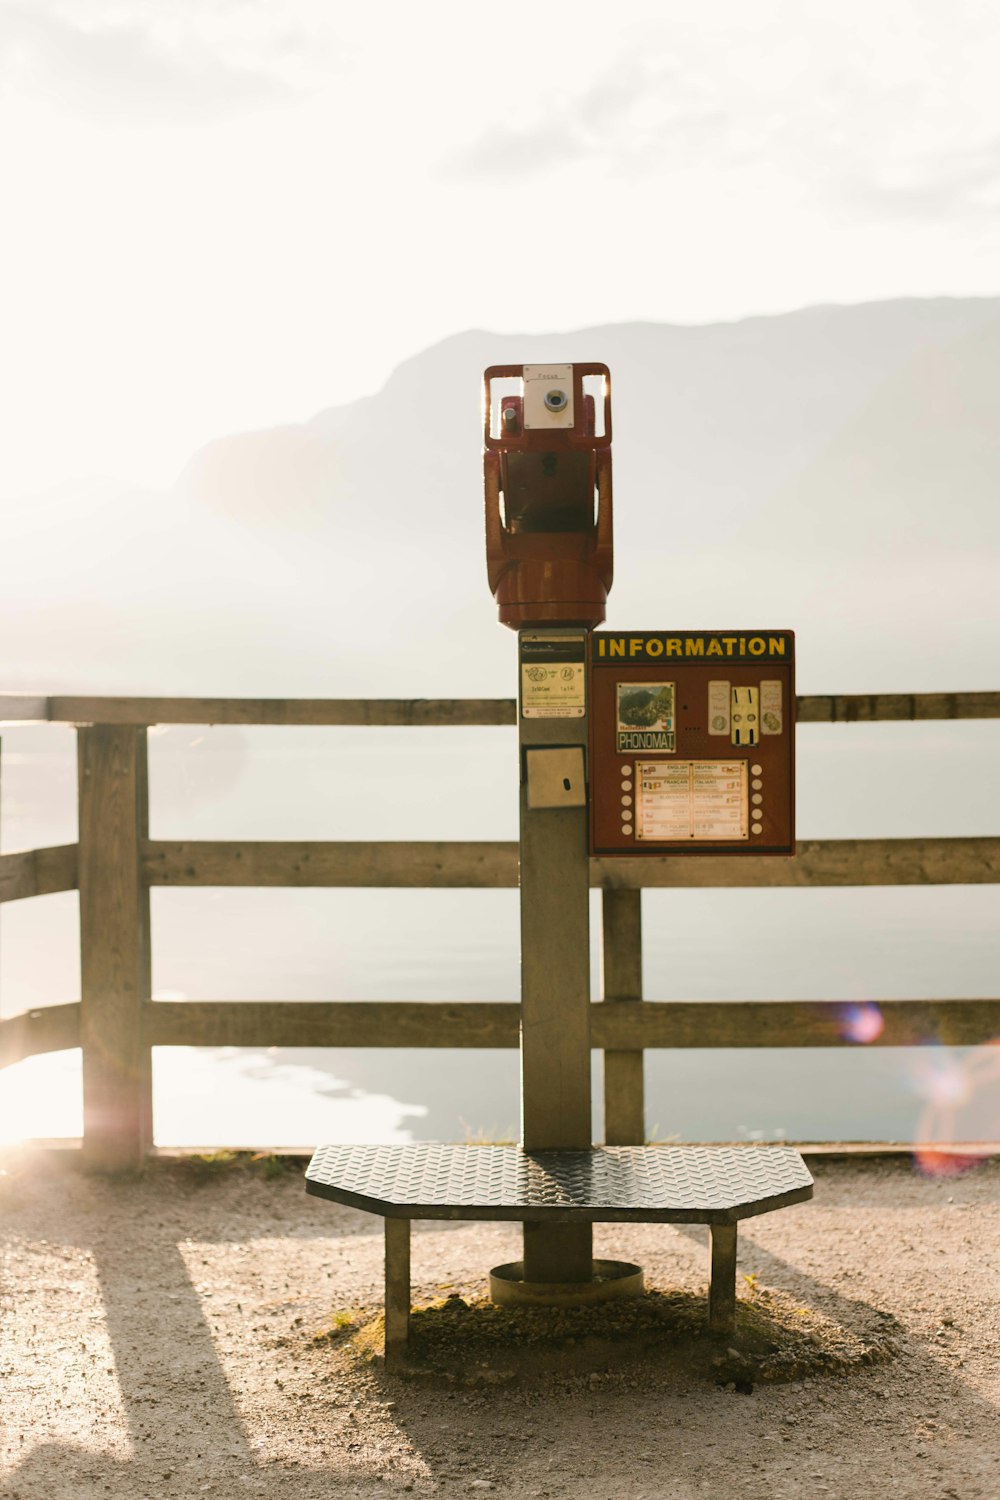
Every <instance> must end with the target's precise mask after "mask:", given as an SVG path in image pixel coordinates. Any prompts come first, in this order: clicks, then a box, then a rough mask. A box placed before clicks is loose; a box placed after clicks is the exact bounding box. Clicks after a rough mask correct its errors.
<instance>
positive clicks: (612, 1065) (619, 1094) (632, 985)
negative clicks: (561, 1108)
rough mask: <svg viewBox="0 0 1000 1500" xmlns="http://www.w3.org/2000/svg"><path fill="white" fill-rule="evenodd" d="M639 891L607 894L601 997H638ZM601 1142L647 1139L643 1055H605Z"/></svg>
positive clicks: (615, 1143) (612, 1143)
mask: <svg viewBox="0 0 1000 1500" xmlns="http://www.w3.org/2000/svg"><path fill="white" fill-rule="evenodd" d="M641 899H642V892H641V891H639V890H634V891H633V890H605V891H604V892H603V893H602V903H603V943H602V962H603V968H604V999H605V1000H606V1001H611V1002H613V1001H616V1000H641V999H642V907H641V904H640V903H641ZM604 1139H605V1141H606V1143H607V1144H608V1145H609V1146H641V1145H643V1144H644V1143H645V1139H646V1122H645V1097H644V1087H643V1063H642V1051H641V1050H639V1051H629V1052H618V1051H611V1050H608V1051H606V1052H605V1054H604Z"/></svg>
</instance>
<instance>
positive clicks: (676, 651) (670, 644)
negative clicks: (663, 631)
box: [664, 635, 684, 656]
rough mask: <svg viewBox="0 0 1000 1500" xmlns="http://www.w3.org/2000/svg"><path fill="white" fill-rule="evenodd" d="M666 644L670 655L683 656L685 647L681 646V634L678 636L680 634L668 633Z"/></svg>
mask: <svg viewBox="0 0 1000 1500" xmlns="http://www.w3.org/2000/svg"><path fill="white" fill-rule="evenodd" d="M664 645H665V646H666V648H667V655H668V656H683V655H684V651H683V649H682V647H681V639H680V636H678V635H668V636H667V639H666V640H665V641H664Z"/></svg>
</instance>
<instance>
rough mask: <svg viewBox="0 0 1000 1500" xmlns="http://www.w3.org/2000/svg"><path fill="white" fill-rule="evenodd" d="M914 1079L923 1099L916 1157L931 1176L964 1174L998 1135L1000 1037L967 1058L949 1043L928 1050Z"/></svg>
mask: <svg viewBox="0 0 1000 1500" xmlns="http://www.w3.org/2000/svg"><path fill="white" fill-rule="evenodd" d="M913 1083H914V1086H915V1088H916V1090H917V1092H918V1093H920V1094H921V1095H922V1096H923V1098H924V1101H925V1103H924V1108H923V1111H922V1113H921V1115H920V1120H919V1122H918V1125H917V1131H916V1138H917V1145H916V1146H915V1147H914V1150H913V1156H914V1161H915V1162H916V1165H917V1166H918V1168H919V1169H920V1171H922V1172H924V1173H926V1174H927V1175H928V1176H929V1177H960V1176H961V1175H962V1174H963V1173H965V1172H968V1171H969V1170H970V1169H971V1168H972V1167H974V1166H976V1165H977V1164H978V1163H979V1162H980V1161H982V1160H983V1158H984V1156H985V1155H986V1154H987V1152H988V1150H989V1147H990V1145H991V1144H993V1143H995V1140H996V1137H997V1135H998V1134H1000V1129H998V1125H1000V1037H994V1038H993V1040H992V1041H991V1042H989V1043H988V1044H987V1045H986V1046H983V1047H976V1048H970V1049H969V1051H968V1052H967V1053H966V1054H965V1055H964V1056H956V1054H955V1053H954V1052H953V1051H952V1050H951V1049H950V1048H946V1047H940V1048H933V1049H929V1056H927V1057H926V1058H924V1059H922V1061H921V1065H920V1067H919V1069H918V1070H917V1072H916V1074H915V1075H914V1079H913ZM963 1138H964V1139H963ZM977 1138H978V1139H979V1140H981V1141H982V1143H983V1144H982V1146H978V1145H977V1144H976V1141H977Z"/></svg>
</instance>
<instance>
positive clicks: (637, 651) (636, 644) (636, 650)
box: [628, 635, 642, 656]
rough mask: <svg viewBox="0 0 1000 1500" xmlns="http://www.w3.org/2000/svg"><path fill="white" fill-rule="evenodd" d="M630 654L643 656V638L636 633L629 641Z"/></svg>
mask: <svg viewBox="0 0 1000 1500" xmlns="http://www.w3.org/2000/svg"><path fill="white" fill-rule="evenodd" d="M628 654H629V656H641V655H642V640H641V638H640V637H639V636H637V635H634V636H632V638H631V639H630V640H629V643H628Z"/></svg>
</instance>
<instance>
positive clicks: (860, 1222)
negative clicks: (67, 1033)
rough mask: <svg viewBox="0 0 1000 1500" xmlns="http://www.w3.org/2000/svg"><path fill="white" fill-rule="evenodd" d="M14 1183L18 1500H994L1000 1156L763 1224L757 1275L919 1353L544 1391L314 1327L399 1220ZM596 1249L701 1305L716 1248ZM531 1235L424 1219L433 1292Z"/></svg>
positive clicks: (632, 1377) (559, 1383)
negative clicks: (359, 1344)
mask: <svg viewBox="0 0 1000 1500" xmlns="http://www.w3.org/2000/svg"><path fill="white" fill-rule="evenodd" d="M5 1165H6V1167H7V1176H6V1177H5V1178H3V1179H0V1207H2V1210H3V1214H2V1217H3V1260H2V1279H0V1319H2V1321H0V1380H2V1391H3V1403H2V1410H0V1494H2V1495H3V1496H4V1497H10V1500H71V1497H72V1500H89V1497H91V1496H94V1497H103V1496H108V1495H110V1496H115V1497H118V1496H120V1497H123V1500H140V1497H141V1500H152V1497H154V1496H155V1497H156V1500H188V1497H200V1496H202V1495H207V1496H215V1497H225V1500H229V1497H238V1496H243V1495H252V1494H255V1493H256V1494H261V1495H265V1494H266V1495H268V1496H271V1495H274V1496H281V1497H282V1500H285V1497H287V1500H311V1497H316V1500H320V1497H326V1496H334V1495H336V1496H338V1497H341V1496H350V1495H368V1494H371V1493H378V1494H384V1493H385V1492H386V1490H387V1489H402V1490H412V1491H414V1492H427V1491H435V1490H437V1491H441V1492H443V1493H444V1494H449V1493H452V1494H456V1495H457V1494H459V1493H464V1492H469V1493H471V1494H479V1493H487V1492H488V1491H489V1490H490V1489H493V1490H495V1491H496V1492H497V1493H499V1494H504V1495H510V1496H514V1497H522V1496H523V1497H547V1496H552V1497H556V1496H560V1497H561V1496H574V1497H576V1496H582V1497H585V1500H591V1497H593V1500H618V1497H628V1500H644V1497H648V1500H653V1497H657V1500H659V1497H668V1500H673V1497H676V1500H687V1497H689V1496H702V1495H705V1496H712V1497H713V1500H714V1497H717V1496H718V1497H722V1496H729V1495H734V1496H739V1497H740V1500H758V1497H759V1500H764V1497H772V1496H801V1497H810V1500H812V1497H816V1496H831V1497H845V1500H846V1497H852V1500H853V1497H855V1496H857V1497H864V1496H869V1495H873V1494H878V1493H879V1492H882V1493H885V1494H891V1495H892V1496H893V1497H894V1500H911V1497H912V1500H918V1497H919V1500H997V1497H998V1496H1000V1362H998V1351H1000V1204H998V1199H1000V1163H997V1162H994V1163H987V1164H985V1165H982V1166H980V1167H979V1168H978V1169H976V1170H974V1171H973V1172H971V1173H970V1174H969V1175H967V1176H964V1177H960V1178H957V1179H947V1178H936V1179H935V1178H928V1177H924V1176H921V1175H919V1174H918V1173H916V1172H915V1171H914V1169H913V1168H912V1167H911V1166H910V1165H909V1164H908V1163H906V1162H901V1161H893V1162H880V1163H872V1162H867V1163H857V1164H843V1163H840V1162H823V1161H820V1162H819V1163H817V1164H815V1165H814V1172H815V1175H816V1178H817V1188H816V1197H815V1200H814V1201H813V1202H812V1203H810V1204H803V1205H800V1206H799V1207H796V1208H793V1209H788V1210H785V1211H783V1212H780V1213H775V1214H771V1215H768V1216H765V1217H763V1218H761V1219H757V1220H753V1221H750V1223H749V1224H748V1225H747V1226H746V1228H745V1231H744V1232H742V1234H741V1259H740V1269H741V1271H742V1272H743V1273H746V1274H754V1275H757V1276H758V1277H759V1280H760V1283H761V1284H762V1285H765V1286H768V1287H772V1288H775V1289H777V1290H781V1291H784V1292H787V1293H789V1294H791V1295H792V1296H794V1297H795V1298H796V1299H797V1300H798V1301H799V1302H801V1303H802V1304H804V1305H808V1306H809V1307H810V1308H813V1309H815V1310H817V1311H818V1312H821V1313H822V1314H824V1315H825V1316H826V1317H827V1318H830V1319H833V1320H834V1321H835V1322H837V1323H838V1324H839V1325H840V1326H841V1327H843V1328H844V1329H847V1330H853V1331H858V1330H861V1329H870V1328H871V1326H872V1324H873V1320H875V1322H877V1321H878V1320H879V1319H880V1318H881V1319H883V1320H884V1319H885V1316H886V1315H891V1316H893V1317H894V1318H895V1319H897V1320H898V1324H899V1327H898V1329H897V1331H896V1342H897V1346H898V1353H897V1355H896V1357H895V1358H893V1359H892V1360H891V1361H889V1362H888V1363H884V1364H881V1365H876V1366H874V1367H872V1368H866V1369H862V1370H858V1371H856V1372H854V1373H852V1374H850V1375H847V1376H839V1377H836V1376H831V1377H817V1378H814V1379H811V1380H805V1381H800V1382H793V1383H791V1384H786V1385H756V1386H755V1387H754V1390H753V1394H752V1395H749V1396H747V1395H741V1394H738V1393H736V1392H735V1391H734V1390H733V1388H732V1387H731V1386H730V1387H729V1388H727V1389H720V1388H718V1387H717V1386H715V1385H713V1384H711V1383H706V1382H705V1381H704V1379H702V1378H700V1377H697V1376H695V1375H694V1374H693V1373H691V1372H685V1371H684V1370H679V1371H678V1370H673V1371H666V1372H664V1371H663V1370H659V1371H653V1370H651V1369H648V1368H645V1367H644V1366H642V1365H639V1366H634V1367H625V1366H622V1367H617V1368H616V1367H615V1366H614V1365H612V1367H611V1368H610V1369H609V1370H607V1371H605V1372H602V1371H597V1372H595V1373H592V1374H583V1375H575V1376H572V1377H567V1376H550V1377H546V1378H544V1379H542V1380H541V1381H540V1382H538V1383H536V1384H535V1385H534V1386H533V1387H531V1388H527V1389H526V1388H520V1389H509V1388H507V1389H496V1390H468V1389H458V1390H450V1389H446V1388H444V1387H442V1386H441V1385H436V1386H432V1385H429V1384H428V1383H426V1382H424V1381H420V1380H405V1379H402V1378H399V1377H391V1376H386V1375H385V1374H384V1373H383V1372H382V1371H381V1369H380V1368H379V1367H378V1366H377V1365H373V1364H372V1363H370V1362H367V1363H366V1362H365V1361H364V1360H362V1359H360V1358H359V1357H358V1356H356V1355H353V1354H352V1353H351V1351H350V1347H349V1343H348V1341H344V1340H338V1341H336V1342H335V1343H334V1344H332V1345H331V1344H329V1343H317V1342H316V1341H315V1340H314V1337H313V1335H314V1334H315V1333H316V1332H317V1330H321V1329H324V1328H328V1327H329V1326H330V1324H331V1321H332V1320H333V1319H334V1317H335V1316H336V1315H338V1314H339V1315H344V1314H354V1313H356V1312H357V1310H358V1309H370V1310H372V1311H373V1312H374V1311H375V1310H377V1309H378V1307H379V1306H380V1301H381V1275H382V1240H381V1221H380V1220H374V1219H372V1218H370V1217H368V1216H366V1215H364V1214H361V1213H357V1212H354V1211H353V1210H349V1209H346V1208H339V1207H336V1206H334V1205H332V1204H328V1203H322V1202H319V1201H317V1200H316V1199H311V1198H307V1196H306V1194H305V1193H304V1191H303V1189H302V1183H301V1178H300V1177H299V1176H298V1175H297V1174H294V1173H292V1174H284V1175H280V1176H277V1177H274V1178H273V1179H266V1178H264V1177H262V1176H254V1175H251V1174H249V1173H248V1172H245V1171H243V1172H241V1171H233V1170H229V1171H224V1172H221V1173H220V1174H218V1175H216V1176H214V1177H212V1176H211V1175H210V1177H209V1180H208V1181H206V1182H204V1183H201V1184H199V1183H197V1182H194V1181H192V1180H191V1176H190V1173H187V1174H184V1175H182V1174H179V1173H178V1172H176V1171H173V1170H169V1169H167V1168H165V1167H163V1166H157V1167H156V1168H154V1169H153V1170H152V1171H151V1172H150V1173H149V1174H148V1175H146V1176H145V1177H143V1178H142V1179H139V1180H137V1181H133V1182H118V1183H108V1182H100V1181H90V1180H88V1179H86V1178H83V1177H81V1176H80V1175H78V1173H77V1171H76V1169H75V1168H73V1167H67V1166H65V1165H63V1166H58V1165H53V1164H45V1163H44V1162H41V1163H40V1162H39V1161H38V1160H37V1159H36V1160H26V1159H24V1158H18V1157H11V1158H8V1160H7V1161H6V1163H5ZM595 1239H596V1252H597V1253H598V1254H604V1255H614V1256H619V1257H623V1258H627V1259H629V1260H634V1261H637V1262H639V1263H640V1264H641V1265H642V1266H644V1268H645V1269H646V1273H647V1280H648V1281H649V1282H650V1283H652V1284H654V1285H658V1286H679V1287H686V1288H689V1289H691V1290H695V1289H698V1288H703V1286H704V1282H705V1273H706V1264H705V1262H706V1254H707V1252H706V1249H705V1243H704V1235H703V1233H702V1232H701V1231H698V1230H695V1229H690V1230H681V1229H677V1230H674V1229H666V1228H663V1227H655V1226H644V1225H634V1226H633V1225H621V1226H610V1225H609V1226H598V1228H597V1232H596V1235H595ZM517 1254H518V1233H517V1230H516V1226H506V1225H491V1224H457V1225H440V1224H436V1225H431V1224H423V1225H418V1226H416V1232H415V1234H414V1237H413V1279H414V1295H415V1298H416V1299H418V1300H419V1299H421V1298H425V1299H429V1298H432V1297H438V1296H441V1295H442V1294H446V1293H448V1292H450V1291H457V1292H460V1293H462V1294H464V1295H471V1294H474V1293H477V1292H480V1291H481V1290H482V1285H483V1277H484V1274H485V1272H486V1271H487V1269H488V1268H489V1267H490V1266H491V1265H494V1264H496V1263H498V1262H500V1261H504V1260H510V1259H515V1258H516V1257H517Z"/></svg>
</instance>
